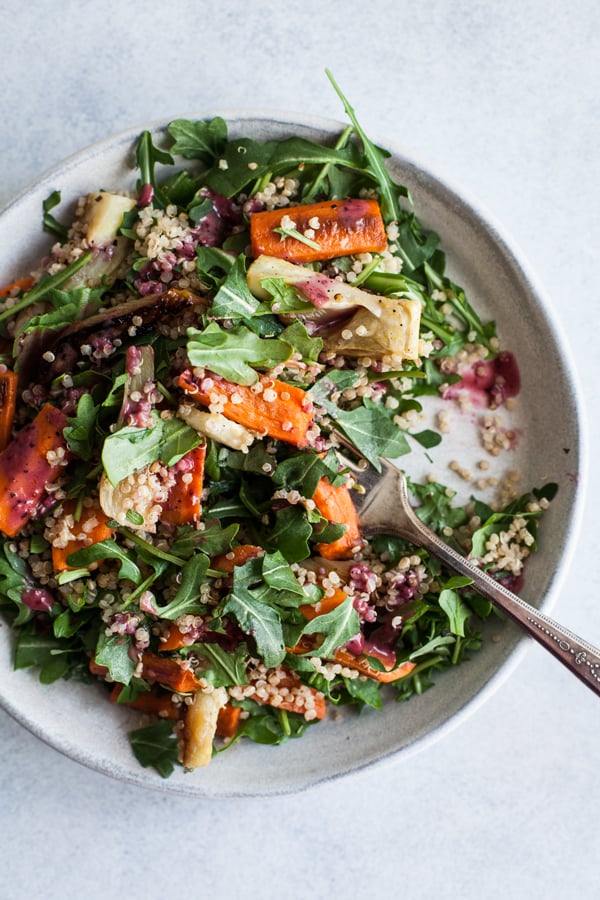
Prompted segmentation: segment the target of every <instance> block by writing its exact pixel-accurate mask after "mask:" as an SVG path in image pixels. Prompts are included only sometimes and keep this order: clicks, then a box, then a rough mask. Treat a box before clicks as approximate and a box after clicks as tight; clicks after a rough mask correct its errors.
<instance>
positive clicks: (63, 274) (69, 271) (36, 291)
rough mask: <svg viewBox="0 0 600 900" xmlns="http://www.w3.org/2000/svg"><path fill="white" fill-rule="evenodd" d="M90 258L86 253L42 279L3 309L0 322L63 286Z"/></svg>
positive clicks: (90, 255)
mask: <svg viewBox="0 0 600 900" xmlns="http://www.w3.org/2000/svg"><path fill="white" fill-rule="evenodd" d="M91 257H92V254H91V251H88V252H87V253H84V254H83V255H82V256H80V257H79V259H76V260H75V261H74V262H72V263H70V264H69V265H68V266H67V267H66V268H64V269H61V271H60V272H56V274H54V275H47V276H46V277H45V278H42V280H41V281H39V282H38V283H37V284H36V285H35V287H33V288H32V289H31V290H30V291H28V292H27V293H26V294H24V295H23V296H22V297H21V299H20V300H17V302H16V303H15V304H14V305H13V306H11V307H9V308H8V309H3V310H2V312H0V322H4V320H5V319H12V318H13V317H14V316H16V314H17V313H19V312H21V310H22V309H26V308H27V307H28V306H31V305H32V304H33V303H37V302H38V300H42V299H43V298H45V297H46V296H47V294H48V292H49V291H51V290H52V289H53V288H59V287H62V286H63V284H66V283H67V282H68V281H70V279H71V278H72V277H73V275H75V274H76V273H77V272H79V271H80V270H81V269H83V267H84V266H87V264H88V262H89V261H90V259H91Z"/></svg>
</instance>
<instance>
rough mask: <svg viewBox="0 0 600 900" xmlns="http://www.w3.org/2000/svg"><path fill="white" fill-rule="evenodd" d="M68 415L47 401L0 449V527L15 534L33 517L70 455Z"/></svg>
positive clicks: (6, 532)
mask: <svg viewBox="0 0 600 900" xmlns="http://www.w3.org/2000/svg"><path fill="white" fill-rule="evenodd" d="M66 424H67V417H66V416H65V414H64V413H63V412H61V411H60V410H59V409H56V407H55V406H51V405H50V404H49V403H47V404H46V405H45V406H43V407H42V408H41V410H40V411H39V413H38V414H37V416H36V417H35V419H34V420H33V422H30V424H29V425H26V426H25V427H24V428H22V429H21V431H20V432H19V433H18V434H17V436H16V437H15V438H13V440H12V441H11V442H10V443H9V444H8V446H7V447H6V448H5V449H4V450H3V451H2V453H0V531H3V532H4V534H6V535H8V537H14V536H15V535H16V534H18V533H19V531H20V530H21V529H22V528H23V527H24V526H25V525H26V524H27V523H28V522H29V520H30V519H32V518H33V517H34V516H35V514H36V510H37V507H38V504H39V502H40V500H41V498H42V496H43V495H44V492H45V489H46V485H47V484H52V482H54V481H56V479H57V478H58V476H59V475H60V473H61V472H62V471H63V466H62V463H63V462H64V461H65V460H68V459H69V456H70V454H69V449H68V447H67V442H66V441H65V439H64V437H63V428H64V427H65V426H66Z"/></svg>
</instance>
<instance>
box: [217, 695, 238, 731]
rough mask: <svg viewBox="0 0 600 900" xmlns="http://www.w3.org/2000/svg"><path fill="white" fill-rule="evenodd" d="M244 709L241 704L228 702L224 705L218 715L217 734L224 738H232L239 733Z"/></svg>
mask: <svg viewBox="0 0 600 900" xmlns="http://www.w3.org/2000/svg"><path fill="white" fill-rule="evenodd" d="M241 714H242V710H241V709H240V707H239V706H232V705H231V703H226V704H225V706H222V707H221V709H220V710H219V713H218V715H217V734H218V736H219V737H222V738H232V737H234V736H235V735H236V734H237V730H238V728H239V727H240V716H241Z"/></svg>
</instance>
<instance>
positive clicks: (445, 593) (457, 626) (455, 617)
mask: <svg viewBox="0 0 600 900" xmlns="http://www.w3.org/2000/svg"><path fill="white" fill-rule="evenodd" d="M438 602H439V604H440V607H441V609H443V610H444V612H445V613H446V615H447V616H448V622H449V623H450V631H451V632H452V634H456V635H458V637H464V636H465V624H466V622H467V621H468V619H469V617H470V615H471V610H470V609H469V607H468V606H467V604H466V603H465V602H464V600H463V599H462V598H461V596H460V594H459V593H458V592H457V591H453V590H450V589H449V588H444V590H442V591H440V597H439V601H438Z"/></svg>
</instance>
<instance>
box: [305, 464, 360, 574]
mask: <svg viewBox="0 0 600 900" xmlns="http://www.w3.org/2000/svg"><path fill="white" fill-rule="evenodd" d="M313 500H314V502H315V505H316V507H317V509H318V510H319V512H320V513H321V515H322V516H324V518H326V519H327V521H328V522H335V523H337V524H339V525H345V526H346V530H345V532H344V534H343V535H342V536H341V537H340V538H338V539H337V541H333V542H332V543H330V544H317V551H318V553H319V554H320V555H321V556H324V557H325V559H348V558H349V557H351V556H352V551H353V550H354V548H355V547H360V546H361V543H362V540H361V536H360V525H359V520H358V513H357V511H356V507H355V506H354V503H353V502H352V497H351V496H350V491H349V490H348V488H347V487H346V485H345V484H340V485H337V486H335V487H334V486H333V485H332V484H331V482H330V481H329V479H328V478H326V477H325V476H323V478H321V479H319V482H318V484H317V489H316V491H315V493H314V494H313Z"/></svg>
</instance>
